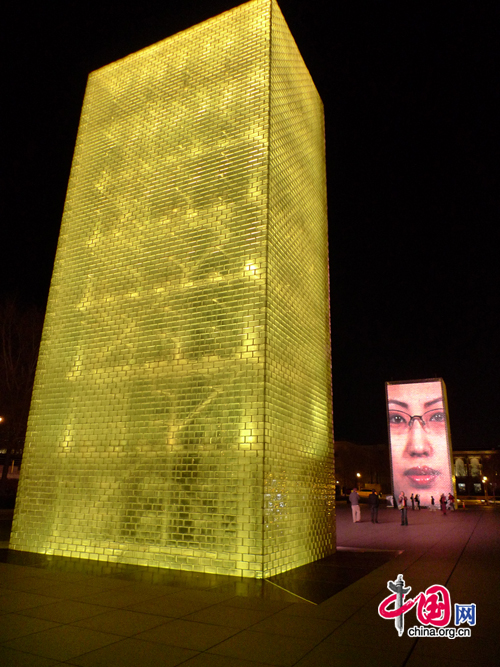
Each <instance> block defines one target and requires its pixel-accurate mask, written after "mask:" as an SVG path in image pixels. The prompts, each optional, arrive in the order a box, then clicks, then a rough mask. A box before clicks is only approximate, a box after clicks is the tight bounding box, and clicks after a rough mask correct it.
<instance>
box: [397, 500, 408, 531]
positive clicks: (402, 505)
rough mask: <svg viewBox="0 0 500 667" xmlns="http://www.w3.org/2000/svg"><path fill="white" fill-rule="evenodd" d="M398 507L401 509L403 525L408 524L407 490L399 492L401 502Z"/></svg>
mask: <svg viewBox="0 0 500 667" xmlns="http://www.w3.org/2000/svg"><path fill="white" fill-rule="evenodd" d="M398 508H399V509H400V510H401V525H402V526H407V525H408V498H407V497H406V496H405V492H404V491H401V493H400V494H399V503H398Z"/></svg>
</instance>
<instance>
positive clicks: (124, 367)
mask: <svg viewBox="0 0 500 667" xmlns="http://www.w3.org/2000/svg"><path fill="white" fill-rule="evenodd" d="M325 182H326V178H325V159H324V130H323V111H322V104H321V100H320V98H319V96H318V93H317V91H316V89H315V87H314V84H313V82H312V80H311V77H310V75H309V73H308V71H307V69H306V67H305V65H304V63H303V61H302V58H301V56H300V54H299V51H298V49H297V47H296V45H295V42H294V40H293V38H292V36H291V34H290V32H289V30H288V27H287V25H286V23H285V21H284V19H283V16H282V14H281V12H280V10H279V8H278V6H277V5H276V3H275V2H274V1H273V0H254V1H253V2H249V3H247V4H245V5H242V6H240V7H237V8H235V9H233V10H231V11H229V12H226V13H224V14H222V15H220V16H218V17H215V18H214V19H211V20H209V21H206V22H204V23H202V24H200V25H197V26H195V27H193V28H191V29H189V30H186V31H184V32H182V33H179V34H177V35H174V36H173V37H170V38H168V39H166V40H164V41H162V42H159V43H158V44H155V45H153V46H151V47H149V48H146V49H144V50H142V51H140V52H138V53H135V54H132V55H130V56H128V57H126V58H124V59H123V60H120V61H117V62H115V63H112V64H111V65H108V66H106V67H103V68H102V69H100V70H97V71H96V72H93V73H92V74H91V75H90V77H89V82H88V86H87V91H86V95H85V101H84V106H83V111H82V117H81V123H80V128H79V132H78V139H77V145H76V149H75V155H74V160H73V167H72V171H71V177H70V182H69V187H68V194H67V200H66V205H65V211H64V216H63V221H62V227H61V234H60V239H59V245H58V250H57V256H56V262H55V267H54V274H53V279H52V285H51V290H50V296H49V303H48V309H47V315H46V321H45V328H44V335H43V341H42V346H41V352H40V358H39V364H38V369H37V376H36V382H35V389H34V394H33V401H32V408H31V414H30V422H29V427H28V436H27V441H26V447H25V458H24V462H23V470H22V478H21V481H20V488H19V493H18V500H17V506H16V512H15V520H14V527H13V532H12V537H11V544H10V546H11V548H13V549H20V550H25V551H34V552H39V553H45V554H55V555H61V556H71V557H82V558H90V559H96V560H103V561H113V562H124V563H134V564H144V565H157V566H161V567H170V568H178V569H188V570H198V571H205V572H216V573H225V574H235V575H242V576H247V577H265V576H270V575H272V574H277V573H279V572H283V571H285V570H288V569H290V568H293V567H296V566H298V565H302V564H304V563H307V562H310V561H313V560H316V559H318V558H321V557H323V556H325V555H327V554H329V553H331V552H332V551H333V550H334V545H335V535H334V518H333V510H334V508H333V502H334V501H333V498H334V496H333V435H332V430H333V427H332V405H331V370H330V327H329V292H328V247H327V218H326V185H325Z"/></svg>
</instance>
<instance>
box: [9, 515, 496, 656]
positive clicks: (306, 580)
mask: <svg viewBox="0 0 500 667" xmlns="http://www.w3.org/2000/svg"><path fill="white" fill-rule="evenodd" d="M8 518H9V514H8V513H5V512H4V513H3V515H2V512H1V511H0V665H1V666H2V667H11V666H12V667H17V666H25V665H29V666H30V667H31V666H33V667H35V666H36V667H49V666H52V665H78V666H80V667H114V666H115V665H119V666H120V667H136V666H138V667H160V666H161V667H169V666H173V665H183V666H185V667H264V666H269V665H279V666H283V667H291V666H297V667H335V666H336V665H339V667H340V666H345V665H347V666H349V667H358V666H359V667H372V666H373V667H377V666H379V665H380V667H403V666H404V667H417V666H418V667H420V666H422V667H423V666H425V667H438V666H439V667H446V666H447V665H455V666H457V667H465V666H466V665H467V666H470V665H471V664H473V665H478V664H484V665H496V664H500V646H499V642H498V640H497V636H498V621H497V619H496V614H497V612H498V606H499V605H498V599H499V593H500V507H499V506H496V507H491V506H489V507H484V506H483V507H478V506H477V507H467V508H466V509H465V510H459V511H456V512H451V513H448V514H447V516H442V515H441V513H440V512H438V511H435V512H431V511H429V510H421V511H420V512H419V511H417V510H415V511H412V510H411V509H410V510H409V511H408V519H409V526H405V527H402V526H401V525H400V517H399V512H398V511H397V510H394V509H386V508H382V509H381V510H380V513H379V521H380V522H379V523H378V524H372V523H371V522H370V518H369V510H368V508H367V507H366V506H362V511H361V518H362V521H361V523H357V524H353V523H352V518H351V511H350V509H349V508H348V507H347V506H346V505H345V504H343V503H339V505H338V507H337V545H338V547H339V549H338V551H337V553H336V554H335V555H333V556H331V557H329V558H326V559H323V560H322V561H317V562H316V563H313V564H311V565H308V566H304V567H301V568H297V569H295V570H292V571H291V572H289V573H286V574H284V575H279V576H278V577H273V578H272V580H270V581H259V580H247V579H239V578H236V577H228V576H220V575H210V574H201V573H191V572H181V571H174V570H160V569H156V568H139V567H133V566H128V565H120V564H104V563H99V562H95V561H88V560H87V561H85V560H79V559H66V558H50V557H43V556H39V555H36V554H26V553H20V552H15V551H8V550H7V549H6V547H7V542H6V541H5V540H7V539H8V530H9V522H8ZM2 519H3V520H2ZM2 540H4V541H3V542H2ZM2 547H3V548H2ZM398 574H402V575H403V577H404V580H405V583H406V586H411V587H412V590H411V593H409V597H414V596H415V595H416V594H417V593H419V592H420V591H425V589H426V588H428V587H429V586H431V585H433V584H441V585H445V586H446V587H447V588H448V590H449V591H450V594H451V602H452V605H453V604H454V603H461V604H471V603H475V604H476V616H477V618H476V621H477V622H476V626H475V627H472V628H471V635H472V636H471V637H469V638H459V639H447V638H430V637H426V638H420V639H413V638H410V637H408V636H407V634H406V629H407V628H409V627H412V626H414V625H417V624H418V622H417V619H416V615H415V610H412V611H410V612H408V614H406V616H405V634H404V635H403V636H402V637H399V636H398V633H397V631H396V629H395V627H394V621H392V620H385V619H382V618H380V617H379V615H378V611H377V610H378V605H379V604H380V602H381V601H382V600H383V599H384V598H385V597H387V596H388V595H390V591H389V590H388V588H387V582H388V581H389V580H395V579H396V577H397V575H398ZM450 626H453V627H454V619H453V618H452V621H451V623H450ZM461 627H469V626H464V625H462V626H461Z"/></svg>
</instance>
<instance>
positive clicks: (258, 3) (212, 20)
mask: <svg viewBox="0 0 500 667" xmlns="http://www.w3.org/2000/svg"><path fill="white" fill-rule="evenodd" d="M273 5H274V6H278V3H277V2H276V0H249V1H248V2H244V3H242V4H238V5H236V6H235V7H232V8H231V9H227V10H226V11H224V12H221V13H220V14H216V15H215V16H211V17H209V18H207V19H205V20H204V21H200V22H199V23H196V24H194V25H192V26H189V27H187V28H185V29H184V30H180V31H178V32H176V33H174V34H172V35H169V36H168V37H165V38H164V39H161V40H159V41H158V42H155V43H154V44H150V45H148V46H145V47H144V48H142V49H139V50H138V51H134V52H132V53H129V54H128V55H126V56H123V58H119V59H118V60H114V61H113V62H111V63H108V64H106V65H103V66H102V67H99V68H98V69H95V70H93V71H92V72H90V74H89V77H92V76H94V75H96V74H98V73H102V72H104V71H110V70H111V69H113V68H115V67H119V66H120V65H122V64H123V63H124V62H125V61H127V60H131V59H134V58H140V57H143V56H147V55H150V54H151V53H152V52H154V51H155V50H158V49H161V48H163V47H165V45H166V44H167V43H169V44H173V43H174V42H175V41H178V40H182V39H183V38H185V37H186V36H187V35H192V34H194V33H196V32H197V31H202V30H206V29H207V28H208V27H210V26H212V25H214V24H216V23H218V22H222V21H225V20H228V19H230V18H232V17H234V16H237V15H238V14H239V13H241V14H243V13H245V12H250V11H251V10H255V11H257V9H258V8H259V7H260V8H262V10H265V14H264V13H263V14H262V15H261V16H262V18H266V19H267V21H268V28H269V29H270V27H271V10H272V7H273ZM266 14H267V16H266Z"/></svg>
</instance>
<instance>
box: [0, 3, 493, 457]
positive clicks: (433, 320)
mask: <svg viewBox="0 0 500 667" xmlns="http://www.w3.org/2000/svg"><path fill="white" fill-rule="evenodd" d="M236 4H238V1H237V0H182V1H181V2H172V1H171V0H162V1H154V0H142V2H131V1H130V0H120V1H118V0H102V1H101V2H99V3H94V2H92V1H85V2H84V1H83V0H66V1H65V2H64V3H59V2H56V3H52V2H49V3H37V4H35V5H34V4H32V3H29V4H28V3H24V2H23V1H22V0H19V2H17V3H14V2H9V3H8V9H7V10H6V11H5V10H4V12H3V21H2V24H3V26H2V29H1V30H2V32H3V36H2V41H3V44H4V48H5V52H4V57H3V62H4V73H3V77H2V105H1V114H2V123H1V131H2V140H1V146H2V150H1V165H2V174H1V184H2V193H1V199H0V201H1V209H0V216H1V217H0V219H1V240H0V247H1V251H0V252H1V254H0V271H1V275H0V299H2V300H5V299H6V298H8V297H10V296H16V298H17V299H18V301H19V302H21V303H22V304H26V305H28V304H32V303H35V304H38V305H39V306H40V307H41V308H44V307H45V302H46V298H47V293H48V289H49V283H50V276H51V272H52V264H53V261H54V254H55V250H56V244H57V237H58V232H59V225H60V220H61V215H62V209H63V205H64V198H65V193H66V186H67V181H68V176H69V171H70V166H71V159H72V154H73V146H74V142H75V138H76V133H77V129H78V121H79V116H80V108H81V104H82V100H83V95H84V91H85V85H86V78H87V75H88V74H89V72H91V71H92V70H94V69H97V68H99V67H102V66H104V65H106V64H108V63H110V62H112V61H114V60H116V59H118V58H121V57H123V56H126V55H128V54H129V53H132V52H134V51H137V50H139V49H141V48H143V47H145V46H148V45H149V44H152V43H154V42H156V41H158V40H160V39H163V38H165V37H168V36H169V35H172V34H174V33H176V32H178V31H179V30H182V29H185V28H187V27H190V26H191V25H193V24H195V23H198V22H200V21H202V20H204V19H206V18H209V17H211V16H214V15H216V14H218V13H220V12H222V11H224V10H227V9H230V8H231V7H233V6H235V5H236ZM279 4H280V7H281V9H282V11H283V13H284V15H285V18H286V19H287V21H288V24H289V26H290V29H291V31H292V33H293V35H294V36H295V39H296V42H297V44H298V46H299V49H300V50H301V52H302V55H303V56H304V60H305V62H306V64H307V65H308V67H309V70H310V72H311V74H312V76H313V79H314V81H315V83H316V86H317V88H318V90H319V93H320V95H321V97H322V99H323V102H324V104H325V114H326V141H327V161H328V164H327V168H328V188H329V225H330V271H331V301H332V344H333V390H334V413H335V415H334V418H335V435H336V439H337V440H351V441H354V442H358V443H362V444H376V443H380V442H387V429H386V418H385V395H384V382H385V381H386V380H406V379H417V378H431V377H442V378H443V379H444V381H445V383H446V385H447V389H448V399H449V406H450V422H451V430H452V439H453V446H454V448H455V449H474V448H476V449H492V448H493V447H495V446H497V444H498V424H497V423H498V396H499V392H498V388H497V375H498V362H499V359H500V353H499V351H498V338H499V329H500V315H499V312H500V303H499V279H498V276H499V268H498V267H499V264H500V261H499V258H498V254H499V232H498V226H499V221H500V216H499V213H500V210H499V209H500V188H499V185H500V183H499V168H498V154H499V151H498V149H499V118H500V113H499V111H500V109H499V106H500V105H499V97H500V88H499V76H498V75H499V67H498V63H499V62H500V59H498V46H497V45H498V29H499V24H500V20H499V19H500V7H499V6H498V5H497V3H486V2H477V0H474V1H471V2H465V1H463V2H462V1H460V0H457V1H454V2H446V1H442V2H441V1H440V2H435V1H434V2H427V3H425V2H424V3H417V2H390V3H389V2H384V1H383V0H372V1H366V2H354V1H347V0H346V1H343V2H337V1H336V0H332V2H329V3H322V2H319V0H310V1H309V2H306V1H305V0H281V2H280V3H279ZM326 8H327V9H328V13H327V14H325V9H326Z"/></svg>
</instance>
